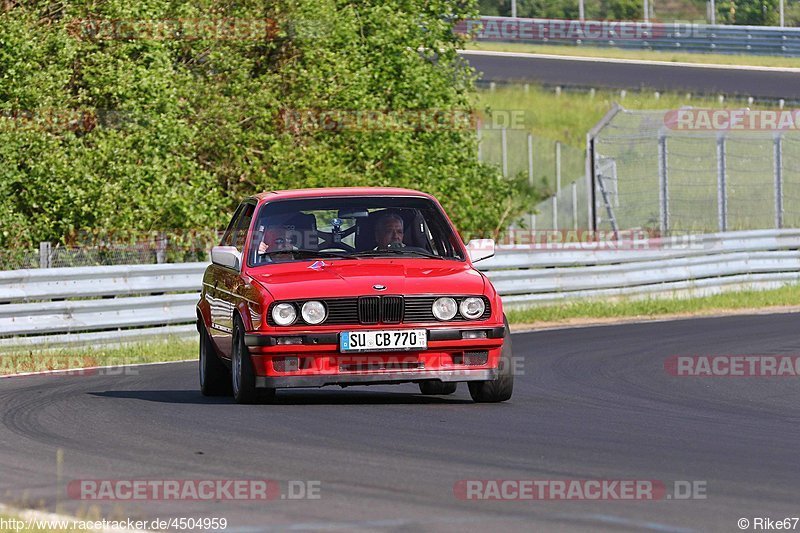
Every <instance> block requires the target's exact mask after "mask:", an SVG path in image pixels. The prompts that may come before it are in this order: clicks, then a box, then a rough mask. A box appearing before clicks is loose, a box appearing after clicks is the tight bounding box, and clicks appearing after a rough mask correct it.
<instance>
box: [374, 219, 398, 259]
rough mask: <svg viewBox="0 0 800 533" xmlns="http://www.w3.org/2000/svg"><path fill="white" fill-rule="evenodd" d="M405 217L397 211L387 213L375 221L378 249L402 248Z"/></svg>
mask: <svg viewBox="0 0 800 533" xmlns="http://www.w3.org/2000/svg"><path fill="white" fill-rule="evenodd" d="M403 233H404V232H403V219H402V217H401V216H400V215H398V214H397V213H386V214H385V215H382V216H381V217H380V218H378V220H377V222H376V223H375V242H376V243H377V244H378V246H377V247H376V248H375V249H376V250H388V249H389V248H402V247H404V246H405V244H403Z"/></svg>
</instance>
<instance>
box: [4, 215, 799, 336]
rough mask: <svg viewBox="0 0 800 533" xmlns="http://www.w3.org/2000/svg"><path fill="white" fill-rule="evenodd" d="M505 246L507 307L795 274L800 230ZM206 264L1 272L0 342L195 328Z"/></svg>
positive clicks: (500, 283) (498, 280)
mask: <svg viewBox="0 0 800 533" xmlns="http://www.w3.org/2000/svg"><path fill="white" fill-rule="evenodd" d="M626 242H627V245H628V246H630V249H608V248H607V246H609V245H612V243H609V242H605V243H604V245H602V246H600V245H598V244H597V243H584V244H580V243H575V244H567V245H564V244H560V245H556V244H546V243H545V244H535V245H526V246H522V245H513V246H504V247H501V248H500V249H499V251H498V253H497V255H496V256H495V257H493V258H491V259H488V260H486V261H485V262H482V263H479V265H480V268H481V269H482V270H484V271H485V272H486V273H487V275H488V276H489V277H490V278H491V280H492V282H493V283H494V284H495V287H497V289H498V291H499V292H500V294H501V295H502V296H503V302H504V304H505V305H506V307H507V308H520V307H526V306H531V305H537V304H541V303H552V302H558V301H565V300H578V299H584V298H596V299H597V298H600V299H602V298H610V297H620V296H626V297H628V296H633V297H642V296H654V297H670V296H683V295H705V294H711V293H717V292H721V291H726V290H735V289H744V288H754V289H762V288H772V287H778V286H781V285H783V284H786V283H796V282H800V230H758V231H743V232H730V233H719V234H710V235H701V236H696V237H694V238H692V239H688V240H687V239H685V238H676V239H648V240H642V241H636V240H633V241H623V243H626ZM206 266H207V263H178V264H161V265H130V266H109V267H79V268H54V269H41V270H40V269H30V270H16V271H6V272H0V350H1V351H13V350H19V349H21V348H34V347H37V348H38V347H45V346H47V347H54V348H56V347H65V346H72V345H81V344H96V345H97V344H115V343H122V342H138V341H145V340H154V339H159V338H164V337H165V336H167V335H178V336H194V335H195V334H196V333H195V329H194V321H195V304H196V302H197V299H198V296H199V289H200V286H201V280H202V274H203V271H204V270H205V268H206Z"/></svg>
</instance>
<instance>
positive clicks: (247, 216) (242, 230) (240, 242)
mask: <svg viewBox="0 0 800 533" xmlns="http://www.w3.org/2000/svg"><path fill="white" fill-rule="evenodd" d="M255 210H256V206H255V205H253V204H250V203H248V204H244V208H243V209H242V213H241V216H240V217H239V220H237V221H236V230H235V231H234V235H233V246H235V247H236V249H237V250H239V251H240V252H241V251H243V250H244V242H245V240H246V239H247V230H249V229H250V222H252V221H253V213H254V212H255Z"/></svg>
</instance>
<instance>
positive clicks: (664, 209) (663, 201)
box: [658, 132, 669, 236]
mask: <svg viewBox="0 0 800 533" xmlns="http://www.w3.org/2000/svg"><path fill="white" fill-rule="evenodd" d="M668 190H669V189H668V179H667V136H666V135H664V133H663V132H662V133H660V134H659V136H658V205H659V217H658V218H659V226H660V230H661V235H662V236H663V235H666V234H667V232H668V231H669V196H668Z"/></svg>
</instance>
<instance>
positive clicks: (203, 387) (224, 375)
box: [197, 322, 231, 396]
mask: <svg viewBox="0 0 800 533" xmlns="http://www.w3.org/2000/svg"><path fill="white" fill-rule="evenodd" d="M198 329H199V330H200V354H199V364H198V365H197V366H198V368H199V374H200V392H201V393H202V394H203V396H227V395H229V394H230V393H231V376H230V373H229V372H228V368H227V367H226V366H225V364H224V363H223V362H222V361H220V359H219V357H218V356H217V352H216V350H214V345H213V344H212V342H211V337H209V335H208V331H206V326H205V324H203V323H202V322H200V327H199V328H198Z"/></svg>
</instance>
